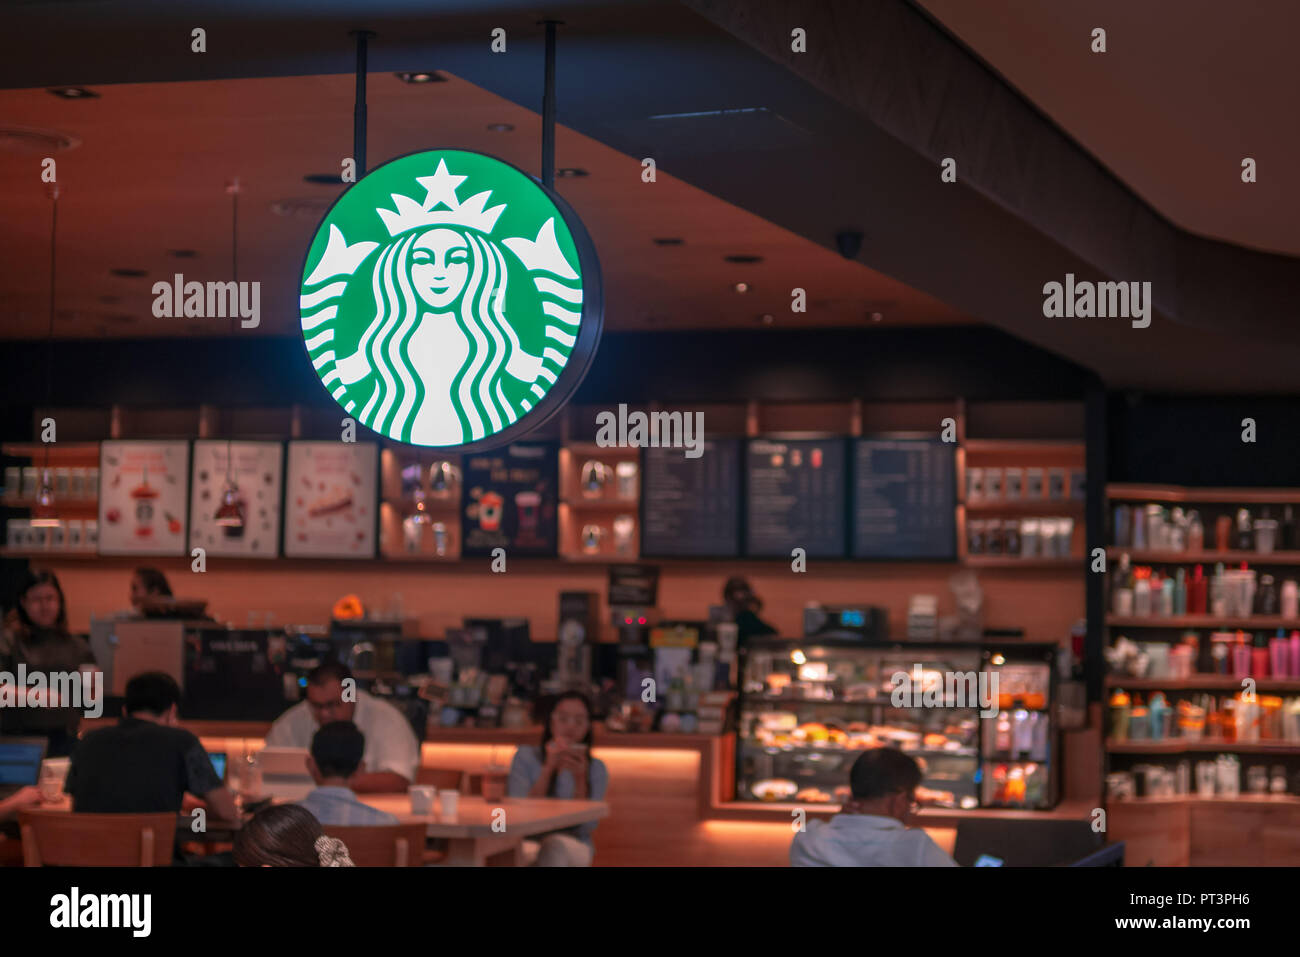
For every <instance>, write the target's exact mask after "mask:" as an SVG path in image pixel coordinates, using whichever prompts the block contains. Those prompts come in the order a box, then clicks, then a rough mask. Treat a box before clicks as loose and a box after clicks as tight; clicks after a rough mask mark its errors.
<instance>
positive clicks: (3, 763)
mask: <svg viewBox="0 0 1300 957" xmlns="http://www.w3.org/2000/svg"><path fill="white" fill-rule="evenodd" d="M48 743H49V742H48V741H47V740H46V739H45V738H0V798H7V797H9V796H10V795H11V794H13V793H14V792H16V791H18V790H19V789H20V788H24V787H27V786H28V785H30V784H38V783H39V782H40V780H41V762H42V761H44V760H45V748H46V745H47V744H48Z"/></svg>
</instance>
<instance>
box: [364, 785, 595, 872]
mask: <svg viewBox="0 0 1300 957" xmlns="http://www.w3.org/2000/svg"><path fill="white" fill-rule="evenodd" d="M358 798H360V800H362V801H363V802H365V803H366V804H369V805H370V806H371V807H373V808H376V809H378V810H380V811H387V812H388V813H389V814H392V815H393V816H395V817H396V818H397V819H398V820H399V821H400V822H401V823H403V824H415V823H426V824H427V825H428V827H427V831H426V833H427V834H428V836H429V837H436V838H442V839H443V840H445V841H446V842H447V859H446V863H447V864H448V865H451V866H461V867H482V866H483V865H484V864H485V863H486V862H487V859H488V858H489V857H494V856H496V855H498V854H504V855H509V856H510V862H511V863H514V864H522V863H523V858H522V854H523V842H524V840H525V839H526V838H529V837H535V836H536V835H539V834H546V833H548V832H550V831H560V830H564V829H565V828H570V827H576V826H578V825H579V824H586V823H588V822H590V821H598V820H600V819H601V818H603V817H605V816H606V815H608V814H609V805H607V804H606V803H605V802H604V801H567V800H562V799H559V798H502V799H501V800H499V801H485V800H484V799H483V798H481V797H470V796H466V795H461V798H460V802H459V805H460V806H459V807H458V809H457V813H456V818H455V820H447V819H445V818H442V817H439V816H438V815H436V814H412V813H411V799H410V797H409V796H408V795H406V794H360V795H358ZM498 809H499V810H500V811H501V812H504V814H498V813H496V812H497V811H498ZM495 821H500V823H499V824H497V828H498V829H497V830H493V827H492V825H493V823H494V822H495ZM502 827H504V828H505V830H504V831H502V830H500V828H502Z"/></svg>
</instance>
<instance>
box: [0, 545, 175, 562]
mask: <svg viewBox="0 0 1300 957" xmlns="http://www.w3.org/2000/svg"><path fill="white" fill-rule="evenodd" d="M0 558H57V559H58V560H59V561H64V560H69V559H71V560H92V559H96V558H99V553H98V552H96V551H95V550H94V549H93V548H92V549H89V550H87V549H84V548H77V549H71V548H9V547H8V546H5V547H3V548H0ZM187 561H188V559H187Z"/></svg>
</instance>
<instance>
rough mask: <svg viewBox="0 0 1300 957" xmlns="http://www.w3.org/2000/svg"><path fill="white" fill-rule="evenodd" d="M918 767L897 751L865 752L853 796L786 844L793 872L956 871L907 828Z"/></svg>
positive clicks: (852, 779)
mask: <svg viewBox="0 0 1300 957" xmlns="http://www.w3.org/2000/svg"><path fill="white" fill-rule="evenodd" d="M920 784H921V768H920V766H919V765H918V764H917V763H916V761H914V760H913V759H912V758H911V757H910V756H909V755H906V754H904V753H903V752H902V751H899V750H897V749H895V748H875V749H873V750H871V751H864V752H863V753H862V754H861V755H860V756H859V757H858V759H857V760H856V761H854V762H853V768H852V769H851V770H850V771H849V789H850V792H851V796H850V797H849V799H848V800H847V801H845V802H844V806H843V807H842V808H841V809H840V813H839V814H836V815H835V816H834V817H833V818H831V819H830V821H829V822H826V821H810V822H809V823H808V825H807V827H806V828H805V829H804V830H802V831H800V832H799V833H798V834H796V835H795V836H794V841H793V842H792V843H791V844H790V864H791V866H793V867H956V866H957V862H956V861H954V860H953V859H952V858H951V857H949V856H948V855H947V854H945V853H944V852H943V849H942V848H940V847H939V845H938V844H936V843H935V842H934V841H933V840H932V839H931V837H930V835H928V834H926V833H925V831H923V830H921V829H920V828H909V827H908V826H907V824H908V821H909V820H910V819H911V816H912V812H913V810H914V809H915V807H916V796H915V792H916V789H917V788H918V787H919V786H920Z"/></svg>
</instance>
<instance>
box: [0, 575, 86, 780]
mask: <svg viewBox="0 0 1300 957" xmlns="http://www.w3.org/2000/svg"><path fill="white" fill-rule="evenodd" d="M19 665H24V666H26V670H27V674H28V675H31V674H34V673H36V672H40V673H42V674H44V675H46V676H47V678H46V681H47V682H48V681H49V680H50V678H49V677H48V676H49V675H51V674H54V673H65V674H72V673H73V672H77V671H88V672H93V671H94V670H96V669H95V656H94V655H93V654H91V652H90V645H89V644H87V643H86V640H85V639H84V638H81V637H79V636H77V635H73V634H70V633H69V632H68V611H67V606H66V604H65V603H64V600H63V589H62V588H61V587H60V586H59V580H58V578H56V577H55V575H54V573H53V572H30V571H29V572H27V573H26V575H25V577H24V578H23V581H22V584H21V585H20V586H19V588H18V605H17V607H15V608H14V610H13V611H11V612H10V613H9V615H8V617H7V618H5V623H4V631H3V633H0V671H4V672H8V673H9V674H11V675H12V674H17V673H18V666H19ZM83 688H85V689H86V692H87V693H88V692H89V691H90V688H91V686H88V685H83ZM48 695H49V699H48V700H42V701H41V702H33V704H36V703H39V704H42V705H44V706H43V707H24V708H2V709H0V734H7V735H18V736H21V737H44V738H46V739H48V741H49V745H48V747H47V750H46V752H45V754H46V757H50V758H62V757H67V756H68V755H70V754H71V753H72V749H73V747H74V745H76V743H77V729H78V728H79V727H80V724H81V709H80V707H78V706H77V705H82V704H87V702H72V701H70V702H59V701H56V700H55V694H54V692H53V691H50V692H48Z"/></svg>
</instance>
